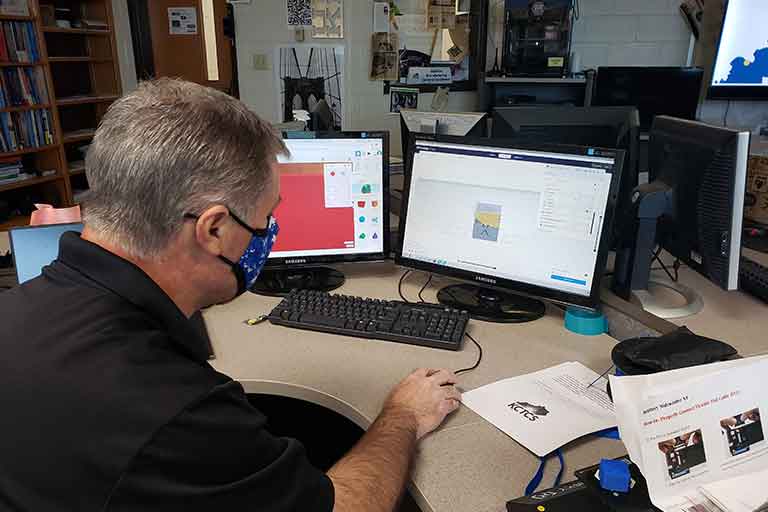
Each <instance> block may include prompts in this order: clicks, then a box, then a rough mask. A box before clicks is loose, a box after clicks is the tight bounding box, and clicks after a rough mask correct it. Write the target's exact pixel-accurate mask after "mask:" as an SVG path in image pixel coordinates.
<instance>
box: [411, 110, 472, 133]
mask: <svg viewBox="0 0 768 512" xmlns="http://www.w3.org/2000/svg"><path fill="white" fill-rule="evenodd" d="M401 114H402V116H403V120H404V121H405V124H406V126H408V130H410V131H411V132H413V133H438V134H440V135H453V136H455V137H464V136H465V135H466V134H468V133H469V132H470V130H472V128H474V127H475V125H477V123H479V122H480V121H481V120H482V119H483V118H484V117H485V114H483V113H476V112H451V113H440V112H410V111H408V112H401ZM430 126H438V127H439V130H438V131H437V132H436V130H435V129H434V128H433V129H431V130H430V129H428V128H425V127H430Z"/></svg>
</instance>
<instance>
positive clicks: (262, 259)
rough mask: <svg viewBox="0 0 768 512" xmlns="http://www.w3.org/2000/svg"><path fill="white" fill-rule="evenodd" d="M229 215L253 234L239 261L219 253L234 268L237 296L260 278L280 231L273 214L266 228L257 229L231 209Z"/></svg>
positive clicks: (194, 216) (221, 258) (193, 217)
mask: <svg viewBox="0 0 768 512" xmlns="http://www.w3.org/2000/svg"><path fill="white" fill-rule="evenodd" d="M229 215H230V216H231V217H232V220H234V221H235V222H237V223H238V224H240V226H242V227H243V228H245V229H247V230H248V231H249V232H250V233H251V234H252V235H253V236H252V237H251V241H250V243H249V244H248V247H247V248H246V249H245V253H243V255H242V256H241V257H240V259H239V260H238V262H237V263H235V262H233V261H231V260H230V259H229V258H226V257H224V256H221V255H219V259H220V260H222V261H223V262H224V263H226V264H227V265H229V266H230V267H231V268H232V272H233V273H234V274H235V278H236V279H237V294H236V295H235V297H239V296H240V295H242V294H244V293H245V292H246V291H247V290H249V289H250V288H251V286H253V285H254V283H255V282H256V279H258V277H259V274H260V273H261V270H262V269H263V268H264V265H266V263H267V258H268V257H269V253H270V252H271V251H272V246H273V245H274V244H275V240H276V239H277V233H278V232H279V231H280V228H279V226H278V225H277V221H276V220H275V218H274V217H272V216H271V215H270V216H269V217H268V220H267V227H266V228H265V229H255V228H252V227H251V226H249V225H248V224H247V223H246V222H245V221H243V220H242V219H240V218H239V217H238V216H237V215H235V214H234V213H232V210H230V211H229ZM185 217H188V218H192V219H196V218H197V216H196V215H191V214H187V215H185Z"/></svg>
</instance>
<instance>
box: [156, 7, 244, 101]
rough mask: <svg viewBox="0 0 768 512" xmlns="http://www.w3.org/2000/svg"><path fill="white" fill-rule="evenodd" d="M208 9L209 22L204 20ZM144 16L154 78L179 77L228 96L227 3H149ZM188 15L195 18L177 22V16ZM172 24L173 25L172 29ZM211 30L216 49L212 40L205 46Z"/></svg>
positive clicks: (229, 52) (229, 47) (228, 47)
mask: <svg viewBox="0 0 768 512" xmlns="http://www.w3.org/2000/svg"><path fill="white" fill-rule="evenodd" d="M205 3H207V5H204V4H205ZM211 6H212V12H213V16H212V20H211V19H210V17H209V16H206V15H207V13H209V12H210V10H209V9H210V7H211ZM174 9H176V11H173V10H174ZM178 9H180V10H178ZM172 11H173V12H172ZM147 13H148V17H149V25H150V33H151V39H152V57H153V60H154V76H155V77H161V76H171V77H179V78H183V79H185V80H189V81H191V82H196V83H199V84H202V85H207V86H210V87H214V88H216V89H219V90H222V91H225V92H230V90H231V86H232V53H233V52H232V41H231V40H230V39H229V38H228V37H226V36H225V35H224V18H225V16H226V14H227V3H226V0H151V1H150V2H147ZM187 13H194V16H193V17H191V18H188V19H186V20H180V16H179V15H180V14H183V15H186V14H187ZM171 18H173V19H171ZM191 20H194V23H193V21H191ZM172 21H174V22H176V23H174V24H173V25H172ZM193 25H194V30H193V28H192V26H193ZM210 28H213V29H214V30H213V32H215V45H214V44H213V41H212V40H210V42H211V44H210V45H208V44H207V39H206V31H207V30H209V29H210ZM209 62H211V64H213V65H209Z"/></svg>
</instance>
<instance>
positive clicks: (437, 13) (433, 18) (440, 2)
mask: <svg viewBox="0 0 768 512" xmlns="http://www.w3.org/2000/svg"><path fill="white" fill-rule="evenodd" d="M424 1H425V3H426V11H427V18H426V22H427V26H426V28H427V29H428V30H432V29H440V28H455V27H456V0H424Z"/></svg>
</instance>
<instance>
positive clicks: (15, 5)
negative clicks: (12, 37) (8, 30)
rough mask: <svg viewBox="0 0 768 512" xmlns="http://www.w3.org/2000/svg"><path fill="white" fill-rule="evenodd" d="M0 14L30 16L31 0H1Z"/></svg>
mask: <svg viewBox="0 0 768 512" xmlns="http://www.w3.org/2000/svg"><path fill="white" fill-rule="evenodd" d="M0 14H2V15H4V16H29V0H0Z"/></svg>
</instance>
